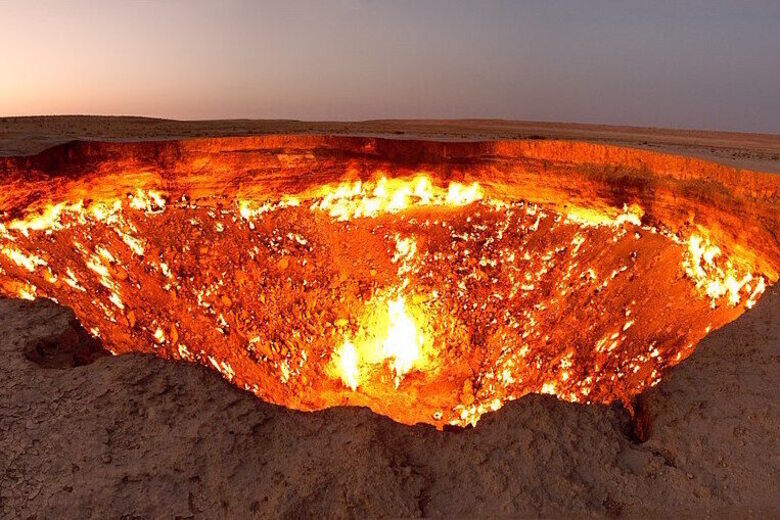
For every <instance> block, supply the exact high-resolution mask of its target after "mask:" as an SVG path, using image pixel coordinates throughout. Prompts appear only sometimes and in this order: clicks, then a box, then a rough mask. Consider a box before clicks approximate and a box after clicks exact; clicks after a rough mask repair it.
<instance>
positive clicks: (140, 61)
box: [0, 0, 780, 133]
mask: <svg viewBox="0 0 780 520" xmlns="http://www.w3.org/2000/svg"><path fill="white" fill-rule="evenodd" d="M34 114H112V115H144V116H156V117H166V118H175V119H217V118H258V119H304V120H365V119H380V118H472V117H473V118H501V119H519V120H533V121H566V122H584V123H605V124H626V125H634V126H657V127H672V128H700V129H712V130H733V131H748V132H768V133H780V1H777V0H772V1H763V0H750V1H738V0H735V1H732V2H727V1H719V0H709V1H695V0H677V1H665V0H652V1H650V0H642V1H630V0H623V1H619V0H614V1H613V0H590V1H584V0H573V1H557V0H540V1H530V0H529V1H519V0H518V1H492V0H473V1H459V0H441V1H439V0H416V1H415V0H408V1H407V0H299V1H298V0H265V1H262V0H255V1H238V0H233V1H231V0H223V1H213V2H207V1H196V0H182V1H155V2H141V1H121V2H120V1H112V0H102V1H88V0H61V1H58V2H54V1H36V0H20V1H16V0H0V116H13V115H34Z"/></svg>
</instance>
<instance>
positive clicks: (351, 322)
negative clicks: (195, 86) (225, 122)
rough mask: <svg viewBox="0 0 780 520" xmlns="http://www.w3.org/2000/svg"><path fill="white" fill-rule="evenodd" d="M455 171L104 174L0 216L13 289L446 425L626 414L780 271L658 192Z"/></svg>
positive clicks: (323, 402)
mask: <svg viewBox="0 0 780 520" xmlns="http://www.w3.org/2000/svg"><path fill="white" fill-rule="evenodd" d="M274 153H277V152H274ZM361 153H362V152H361ZM238 155H240V154H238ZM277 155H278V157H280V158H278V164H281V165H282V166H275V167H276V168H284V167H285V166H284V164H285V159H284V157H282V156H283V154H282V153H279V154H277ZM361 157H362V156H361ZM274 164H277V163H276V162H275V163H274ZM491 164H493V163H491ZM385 166H386V165H385ZM491 167H492V166H491ZM331 168H332V169H334V170H335V169H338V168H340V166H333V165H332V164H331ZM453 168H458V169H457V170H455V169H453V171H448V172H444V173H443V174H440V175H433V174H431V173H425V172H422V171H419V172H415V171H405V173H404V175H398V174H396V173H395V172H389V171H387V169H380V168H377V169H376V170H373V171H363V170H361V171H356V170H354V169H352V168H351V167H344V168H343V169H342V170H339V172H338V173H333V172H332V171H330V170H328V172H329V173H327V175H326V174H323V173H322V172H315V173H316V174H317V175H319V176H317V175H314V174H313V176H312V179H314V180H310V179H309V178H308V177H306V176H305V175H303V174H301V175H300V176H299V177H300V178H298V177H295V178H294V179H293V180H290V181H286V182H287V183H286V184H285V183H278V184H273V185H274V186H277V188H275V190H276V191H274V189H270V188H268V186H269V185H272V183H273V182H276V181H275V180H274V179H276V177H274V176H275V175H277V174H278V171H277V170H273V169H270V168H269V169H267V170H262V169H261V170H262V175H260V176H258V177H256V178H255V179H256V181H257V182H254V183H253V182H244V180H243V179H241V182H236V183H234V184H229V183H227V182H224V181H223V179H222V177H221V175H222V173H221V170H219V169H215V170H214V171H211V170H208V168H206V169H200V167H199V168H197V169H196V170H197V173H193V177H192V178H188V179H187V181H186V182H184V181H181V182H179V181H177V180H176V179H173V178H172V177H163V176H155V174H153V173H149V172H145V173H143V174H133V173H129V174H127V175H123V174H122V173H121V172H114V173H112V174H111V175H109V174H105V175H107V176H106V177H101V176H100V175H97V174H95V176H93V177H90V178H89V180H88V181H84V182H83V183H82V184H75V185H72V186H71V185H67V186H70V187H69V188H68V189H65V188H52V189H51V190H50V191H46V190H43V191H40V193H43V195H41V196H40V197H39V199H40V200H36V201H34V202H30V203H29V204H30V207H29V208H28V207H24V206H21V207H15V208H13V211H10V210H9V211H6V210H7V209H8V208H0V293H2V294H3V295H6V296H14V297H22V298H28V299H32V298H52V299H56V300H57V301H59V302H61V303H62V304H64V305H67V306H69V307H71V308H73V309H74V312H75V313H76V315H77V316H78V318H79V320H81V322H82V324H83V325H84V326H85V328H86V329H87V330H90V331H93V333H94V334H99V335H100V338H101V341H103V342H104V343H105V344H106V346H107V348H109V349H110V350H111V351H112V352H116V353H120V354H121V353H127V352H135V351H141V352H147V353H154V354H155V355H158V356H161V357H166V358H175V359H181V360H185V361H188V362H194V363H200V364H202V365H204V366H207V367H211V368H212V369H214V370H216V371H219V372H220V373H221V374H222V375H223V376H224V377H225V378H226V379H227V380H229V381H230V382H231V383H233V384H235V385H237V386H239V387H241V388H244V389H245V390H247V391H250V392H253V393H255V394H256V395H257V396H259V397H261V398H263V399H265V400H268V401H271V402H274V403H279V404H283V405H286V406H291V407H295V408H299V409H303V410H315V409H321V408H326V407H328V406H335V405H341V404H345V403H347V404H353V405H362V406H369V407H371V408H372V409H374V410H375V411H377V412H379V413H383V414H386V415H389V416H391V417H393V418H395V419H397V420H399V421H401V422H405V423H410V424H413V423H416V422H420V421H425V422H429V423H432V424H435V425H436V426H439V427H441V426H443V425H445V424H447V423H452V424H459V425H464V424H474V423H476V421H477V420H479V417H480V416H481V415H482V414H484V413H488V412H490V411H493V410H497V409H498V408H500V407H501V406H502V405H503V404H504V403H506V402H508V401H511V400H513V399H518V398H520V397H522V396H523V395H526V394H528V393H533V392H536V393H549V394H552V395H555V396H557V397H558V398H560V399H565V400H569V401H576V402H581V403H610V402H612V401H614V400H623V401H628V400H630V399H631V398H632V397H633V396H634V395H636V394H637V393H639V392H641V391H643V390H644V389H645V388H647V387H649V386H652V385H654V384H657V383H658V381H659V380H660V378H661V377H662V375H663V374H664V373H665V371H666V370H667V369H668V368H669V367H671V366H673V365H674V364H676V363H678V362H680V361H681V360H682V359H684V358H685V357H686V356H688V355H690V353H691V352H692V350H693V347H692V346H693V345H695V344H696V343H697V342H698V341H699V340H700V339H701V338H702V337H703V336H704V335H705V334H707V333H709V331H710V330H714V329H717V328H718V327H720V326H722V325H723V324H725V323H727V322H728V321H730V320H733V319H734V318H736V317H737V316H738V315H739V314H740V313H741V312H743V311H744V310H745V309H746V308H749V307H751V306H753V305H754V304H755V303H756V301H757V300H758V298H759V297H760V296H761V293H762V292H763V291H764V290H765V288H766V287H767V286H768V285H770V284H771V283H773V282H774V281H775V280H776V274H775V273H774V272H773V271H772V270H771V269H768V268H766V266H767V265H773V264H771V263H768V262H766V261H765V262H764V263H763V264H762V263H760V262H759V261H757V259H756V258H757V256H756V255H757V253H755V251H753V250H752V249H750V248H749V247H748V246H747V245H743V244H736V243H734V242H733V240H732V241H729V240H724V239H723V238H722V237H721V236H720V235H718V234H716V233H714V232H711V230H708V229H704V228H696V230H695V231H694V232H691V231H690V228H684V230H681V229H680V228H678V229H677V230H676V231H672V230H671V229H670V228H667V227H665V226H664V224H663V222H658V221H657V218H656V214H657V213H658V208H650V207H648V208H647V209H648V214H646V213H645V209H643V207H642V206H641V205H640V203H639V202H637V201H641V200H642V199H639V198H638V199H637V201H633V202H632V201H629V202H626V203H625V204H624V203H623V201H622V199H621V202H620V203H619V204H616V205H615V206H614V207H613V206H611V205H610V204H607V203H604V202H603V201H602V202H601V203H599V204H589V203H587V202H582V201H581V200H580V201H579V202H578V203H575V202H572V203H565V204H562V203H561V201H560V200H553V199H554V197H550V200H546V199H545V197H546V196H547V194H548V191H545V190H547V189H548V187H546V186H542V187H540V188H539V193H530V192H529V193H522V192H521V190H519V189H516V187H514V186H513V185H512V184H511V182H509V181H507V180H506V179H504V180H503V181H502V180H501V179H498V178H493V177H492V176H491V174H490V172H492V171H493V170H482V171H478V170H471V169H469V168H468V167H467V166H463V165H462V164H457V163H455V164H454V166H453ZM108 170H110V168H108V167H106V171H108ZM101 175H103V173H102V170H101ZM278 175H281V174H278ZM193 179H197V180H193ZM268 179H271V180H268ZM301 179H304V180H305V182H303V181H302V180H301ZM475 179H477V180H479V182H477V181H475ZM71 181H72V179H68V180H67V182H71ZM63 182H64V181H63ZM72 182H76V181H72ZM177 183H178V184H177ZM14 186H16V187H15V188H9V190H8V191H10V192H12V193H10V194H8V195H7V196H8V198H7V199H5V200H17V199H15V198H14V196H17V197H18V198H20V200H22V199H23V197H24V196H25V193H26V192H24V191H23V190H20V189H19V188H18V186H19V185H14ZM58 186H65V185H58ZM14 189H17V190H20V191H17V192H14V191H13V190H14ZM526 196H527V197H526ZM531 199H533V200H531ZM23 200H27V199H23ZM654 219H655V220H654ZM759 260H761V259H760V258H759ZM764 260H765V259H764ZM658 308H663V309H666V312H665V317H664V320H661V321H659V318H658V315H657V309H658Z"/></svg>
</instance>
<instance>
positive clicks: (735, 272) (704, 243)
mask: <svg viewBox="0 0 780 520" xmlns="http://www.w3.org/2000/svg"><path fill="white" fill-rule="evenodd" d="M687 245H688V248H687V251H686V255H685V258H684V259H683V269H684V270H685V273H686V274H687V275H688V276H689V277H690V278H691V279H692V280H693V281H694V283H695V284H696V287H697V288H699V289H701V290H702V291H703V292H704V294H706V295H707V296H708V297H709V298H710V299H711V300H712V305H713V307H714V306H715V305H716V300H718V299H720V298H722V297H724V296H727V297H728V303H729V305H731V306H732V307H733V306H736V305H739V303H740V302H741V301H742V294H743V293H745V294H747V295H748V301H747V304H748V308H749V307H752V305H753V303H755V301H754V300H755V299H757V297H758V296H760V295H761V293H762V292H763V291H764V287H765V282H764V279H763V277H761V276H759V277H758V280H757V281H755V289H753V290H751V286H750V285H751V283H753V282H754V277H753V274H752V273H750V272H745V273H743V272H741V270H740V269H737V268H736V267H735V266H734V261H736V260H737V259H732V258H731V257H728V256H726V255H724V254H723V252H722V251H721V249H720V247H718V246H717V245H715V244H713V243H712V242H710V240H709V239H708V238H707V237H702V236H700V235H696V234H693V235H691V236H690V237H689V238H688V244H687ZM722 257H725V259H723V260H720V259H721V258H722Z"/></svg>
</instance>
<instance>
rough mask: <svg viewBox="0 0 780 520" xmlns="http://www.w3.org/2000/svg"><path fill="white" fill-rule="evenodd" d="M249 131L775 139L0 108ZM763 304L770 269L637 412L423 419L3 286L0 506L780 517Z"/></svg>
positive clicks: (45, 124) (111, 512) (12, 135)
mask: <svg viewBox="0 0 780 520" xmlns="http://www.w3.org/2000/svg"><path fill="white" fill-rule="evenodd" d="M257 133H338V134H358V135H374V136H385V137H393V138H412V137H414V138H423V139H458V140H479V139H498V138H501V139H506V138H526V139H529V138H530V139H547V138H555V139H576V140H585V141H594V142H600V143H610V144H618V145H623V146H632V147H640V148H646V149H653V150H657V151H664V152H669V153H677V154H681V155H690V156H695V157H699V158H703V159H707V160H712V161H716V162H719V163H723V164H727V165H730V166H735V167H738V168H748V169H752V170H758V171H765V172H780V136H769V135H757V134H728V133H713V132H688V131H672V130H660V129H636V128H615V127H604V126H587V125H565V124H551V123H515V122H504V121H457V122H452V121H377V122H366V123H306V122H295V121H278V122H277V121H213V122H175V121H164V120H149V119H142V118H89V117H88V118H81V117H63V118H13V119H9V118H6V119H2V118H0V154H3V155H23V154H32V153H36V152H38V151H41V150H43V149H45V148H47V147H49V146H52V145H54V144H58V143H62V142H66V141H69V140H72V139H96V140H137V139H150V140H158V139H168V138H186V137H195V136H230V135H248V134H257ZM779 310H780V291H778V287H777V286H775V287H773V288H770V289H769V290H767V292H766V294H765V295H764V296H763V298H762V299H761V300H760V301H759V302H758V304H757V305H756V307H755V308H754V309H752V310H751V311H749V312H747V313H745V314H744V315H743V316H741V317H740V318H739V319H738V320H736V321H734V322H732V323H730V324H729V325H727V326H726V327H724V328H722V329H720V330H718V331H715V332H713V333H711V334H710V335H709V336H708V337H707V338H705V339H704V340H703V341H702V342H701V343H700V344H699V346H698V347H697V350H696V351H695V352H694V354H693V355H692V356H691V357H689V358H688V359H687V360H686V361H684V362H683V363H681V364H680V365H678V366H677V367H675V368H674V369H673V370H672V371H671V372H670V373H669V374H668V375H667V377H666V378H665V379H664V380H663V381H662V382H661V383H660V384H659V385H658V386H657V387H655V388H654V389H652V390H651V391H649V392H646V393H645V394H643V395H642V396H641V397H640V400H639V406H638V413H637V414H636V415H635V416H634V417H631V416H630V415H629V414H628V413H627V412H626V411H625V410H624V409H623V408H622V407H620V406H613V407H605V406H584V405H578V404H571V403H565V402H561V401H558V400H557V399H555V398H553V397H550V396H536V395H532V396H528V397H526V398H523V399H521V400H519V401H515V402H513V403H509V404H508V405H506V406H505V407H504V408H502V409H501V410H499V411H498V412H495V413H491V414H488V415H486V416H484V417H483V418H482V419H481V421H480V422H479V424H478V426H477V427H476V428H473V429H472V428H470V429H466V430H451V431H445V432H439V431H436V430H435V429H434V428H433V427H430V426H416V427H411V428H410V427H407V426H403V425H400V424H397V423H395V422H393V421H391V420H390V419H388V418H385V417H382V416H379V415H376V414H374V413H372V412H371V411H369V410H368V409H360V408H334V409H330V410H326V411H322V412H315V413H302V412H296V411H291V410H287V409H285V408H282V407H278V406H274V405H270V404H266V403H263V402H261V401H259V400H258V399H256V398H255V397H254V396H253V395H251V394H248V393H245V392H242V391H239V390H238V389H236V388H234V387H232V386H230V385H229V384H228V383H227V382H225V381H224V380H223V379H222V378H221V377H220V376H219V374H217V373H215V372H212V371H209V370H207V369H205V368H203V367H200V366H195V365H188V364H182V363H176V362H170V361H163V360H160V359H157V358H154V357H150V356H141V355H127V356H120V357H111V356H104V355H101V350H100V347H99V345H97V344H95V342H94V341H93V340H92V339H91V338H90V337H89V335H88V334H86V332H84V331H83V329H81V327H80V326H79V325H78V323H77V322H76V321H75V319H74V318H73V315H72V313H71V312H70V311H69V310H67V309H64V308H61V307H58V306H57V305H55V304H53V303H52V302H49V301H36V302H22V301H17V300H0V338H2V339H0V350H2V354H3V357H4V359H5V362H4V363H3V364H2V366H0V394H1V395H0V402H2V403H4V406H0V511H1V512H2V514H1V515H0V516H2V517H4V518H5V517H8V518H31V517H32V518H34V517H37V518H93V517H94V518H119V517H123V518H201V517H202V518H214V517H231V518H244V517H251V516H259V517H268V516H274V517H275V516H286V517H295V518H298V517H314V516H317V517H321V516H323V515H328V516H336V517H366V516H404V517H410V516H446V517H452V516H467V517H472V516H479V517H488V516H490V517H493V516H561V515H567V514H572V513H573V514H577V515H581V516H591V515H593V516H637V515H641V516H646V515H654V516H658V515H663V514H668V513H673V514H687V515H690V516H694V515H695V516H700V515H703V514H709V515H714V516H731V515H734V514H736V515H738V516H756V517H765V516H774V515H778V514H780V458H779V457H778V453H780V407H778V400H777V391H778V384H777V382H778V381H780V358H779V354H780V320H778V312H779ZM76 361H78V362H76ZM83 362H87V364H84V365H82V366H77V367H74V366H73V365H75V364H81V363H83Z"/></svg>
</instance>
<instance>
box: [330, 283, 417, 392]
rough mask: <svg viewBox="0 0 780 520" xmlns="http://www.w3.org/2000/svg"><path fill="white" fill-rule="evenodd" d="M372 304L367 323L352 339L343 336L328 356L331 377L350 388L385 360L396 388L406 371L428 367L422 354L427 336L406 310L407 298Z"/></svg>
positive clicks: (353, 387) (358, 383) (359, 383)
mask: <svg viewBox="0 0 780 520" xmlns="http://www.w3.org/2000/svg"><path fill="white" fill-rule="evenodd" d="M380 300H381V298H380ZM373 307H374V309H375V310H374V311H373V312H371V313H369V315H368V317H367V319H366V320H365V321H366V322H367V323H368V325H367V326H366V327H365V328H364V329H363V330H361V331H360V332H359V333H358V334H357V335H356V337H355V338H352V339H350V338H347V339H345V340H344V342H343V343H342V344H341V345H340V346H339V347H338V348H336V349H335V350H334V352H333V355H332V356H331V361H330V368H329V373H330V375H331V377H333V378H334V379H340V380H341V381H342V382H343V383H344V385H345V386H346V387H348V388H350V389H352V390H356V389H357V388H358V386H360V385H361V384H362V382H364V381H365V380H366V379H368V378H369V377H370V372H371V371H372V370H374V369H376V368H377V367H378V366H383V365H385V364H386V363H389V367H390V369H391V370H392V372H393V374H394V382H395V387H396V388H397V387H398V385H399V384H400V383H401V381H402V380H403V378H404V376H405V375H406V374H407V373H409V372H411V371H412V370H425V369H426V367H427V366H428V362H427V360H426V359H425V356H423V349H424V346H425V344H426V338H425V335H424V334H423V333H422V332H421V331H420V329H419V327H418V325H417V322H416V321H415V319H414V317H413V316H412V315H411V313H410V312H409V310H408V309H407V306H406V299H405V298H404V297H403V296H401V295H398V296H396V297H395V298H392V299H389V300H387V303H386V305H383V304H378V303H375V304H374V305H373Z"/></svg>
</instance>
